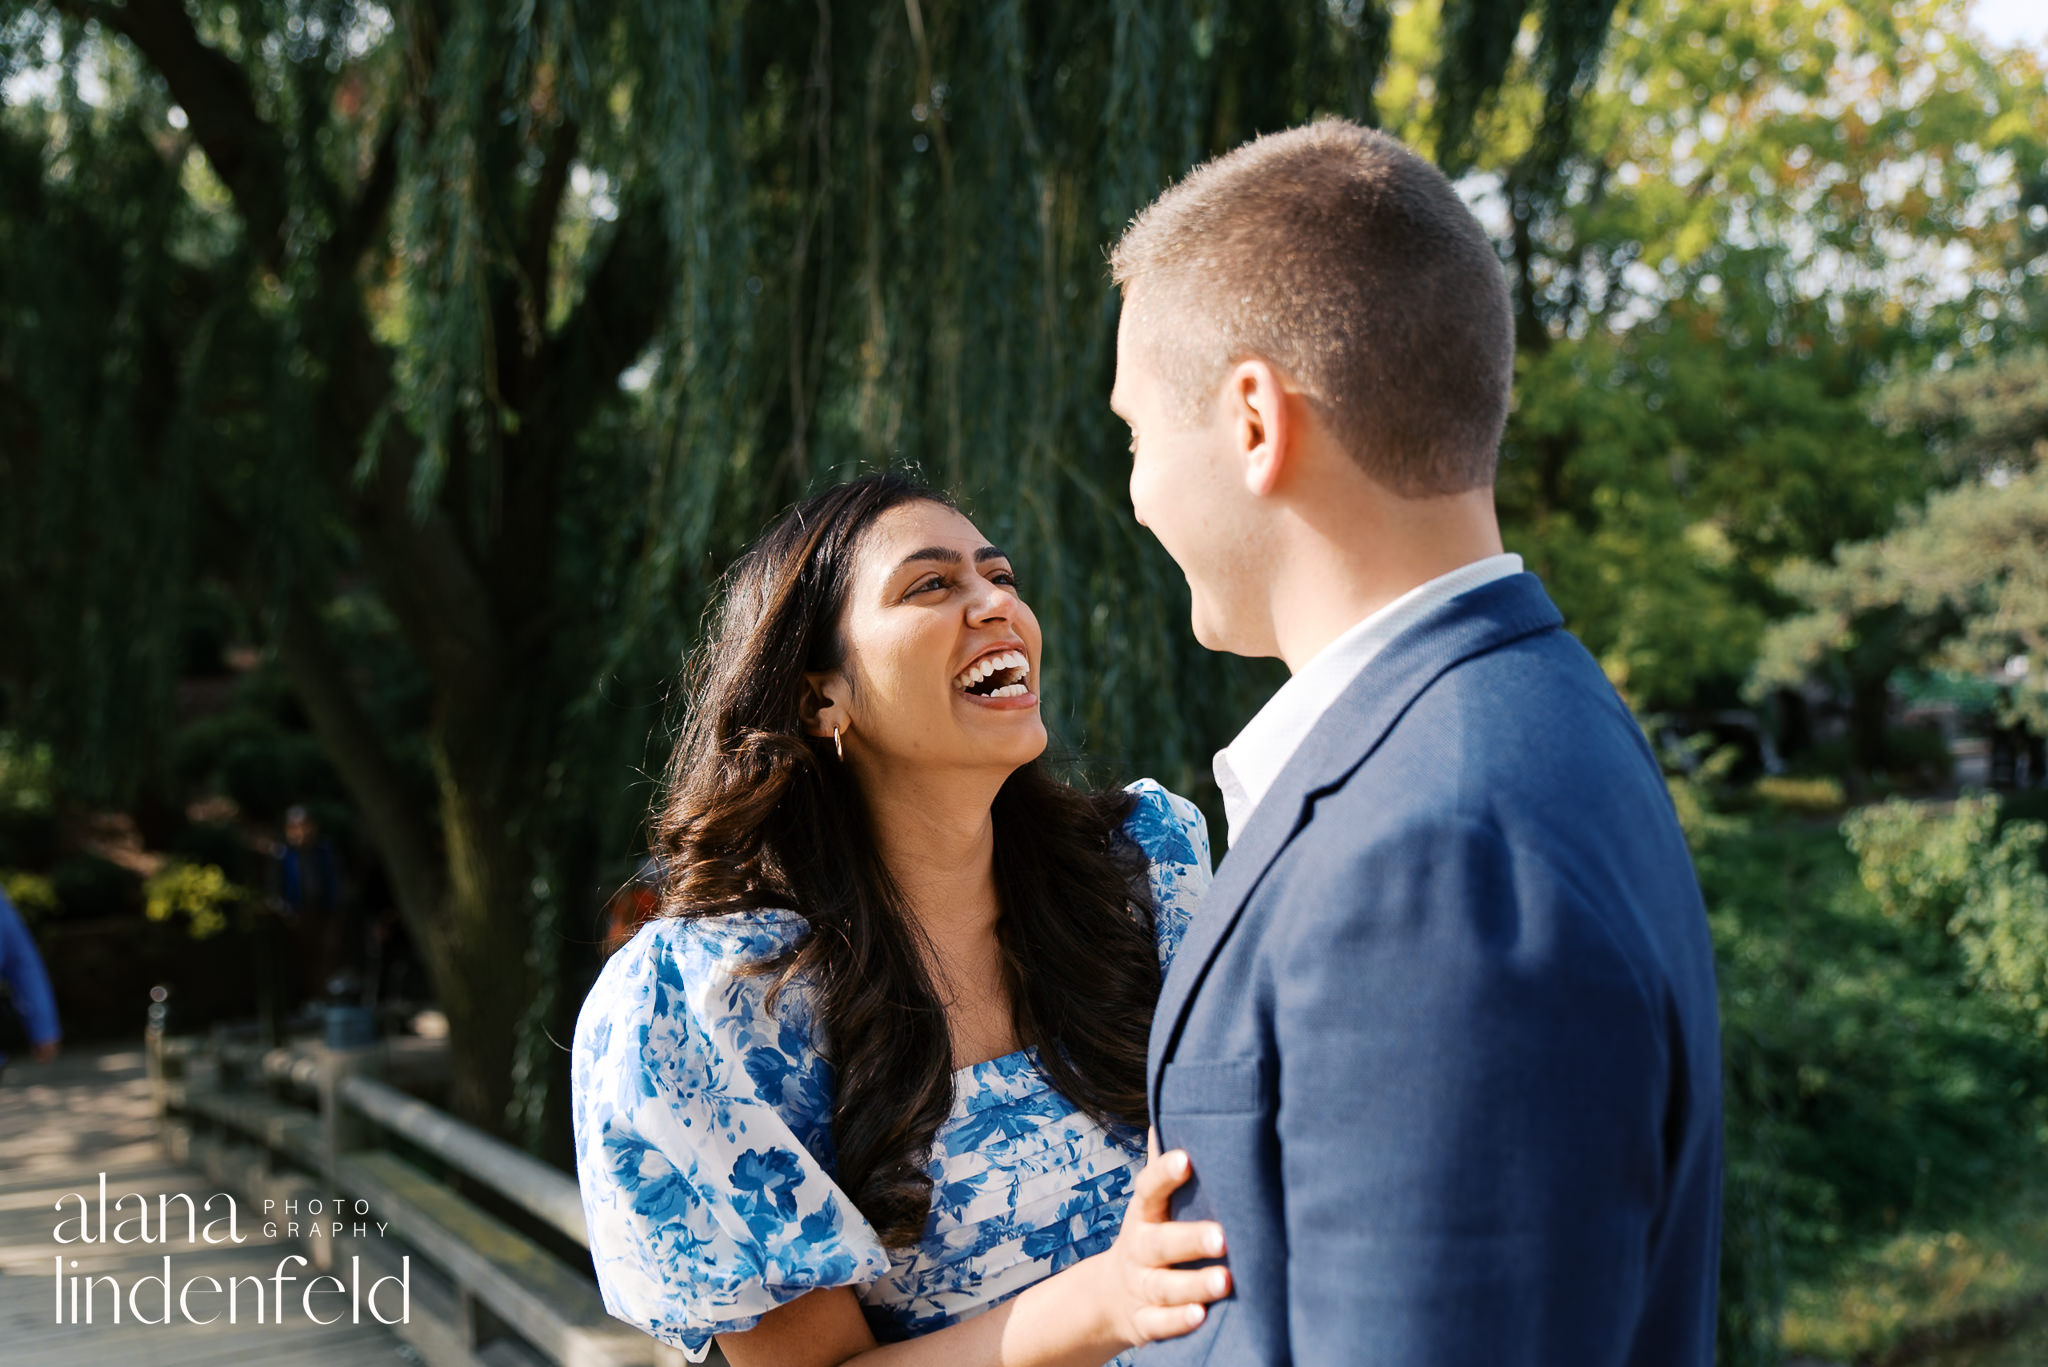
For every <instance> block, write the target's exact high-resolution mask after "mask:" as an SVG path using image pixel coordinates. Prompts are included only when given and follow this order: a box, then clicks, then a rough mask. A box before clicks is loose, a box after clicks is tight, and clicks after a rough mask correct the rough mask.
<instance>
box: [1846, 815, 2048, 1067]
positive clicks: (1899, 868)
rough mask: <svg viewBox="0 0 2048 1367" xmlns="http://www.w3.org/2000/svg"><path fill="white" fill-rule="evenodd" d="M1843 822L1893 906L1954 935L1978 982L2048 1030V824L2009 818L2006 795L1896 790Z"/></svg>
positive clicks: (1885, 903) (1891, 912)
mask: <svg viewBox="0 0 2048 1367" xmlns="http://www.w3.org/2000/svg"><path fill="white" fill-rule="evenodd" d="M1842 832H1843V835H1844V836H1845V837H1847V839H1848V841H1849V846H1850V848H1851V849H1853V850H1854V851H1855V852H1856V855H1857V859H1858V861H1859V864H1860V869H1861V875H1862V881H1863V885H1864V886H1865V887H1866V888H1868V889H1869V890H1870V891H1871V893H1872V894H1873V895H1875V896H1876V898H1877V900H1878V905H1879V906H1881V907H1882V908H1883V909H1884V912H1885V914H1886V915H1887V916H1890V917H1892V918H1893V919H1894V920H1897V921H1901V922H1905V923H1910V924H1918V925H1922V926H1931V927H1935V928H1937V929H1939V930H1940V931H1941V932H1942V933H1943V934H1945V935H1947V936H1948V937H1950V939H1952V940H1953V941H1954V943H1955V945H1956V948H1957V949H1958V950H1960V951H1961V954H1962V958H1963V962H1964V964H1965V966H1966V968H1967V971H1968V974H1969V977H1970V979H1971V980H1972V982H1974V983H1975V985H1976V986H1978V987H1980V988H1982V989H1984V990H1986V991H1988V992H1992V993H1995V994H1998V995H2000V996H2002V997H2004V998H2005V999H2006V1000H2007V1001H2009V1002H2010V1003H2012V1004H2013V1005H2014V1006H2016V1007H2018V1008H2019V1009H2020V1010H2021V1011H2022V1012H2023V1013H2025V1015H2026V1016H2027V1018H2028V1019H2029V1020H2030V1021H2031V1022H2032V1023H2033V1026H2034V1028H2035V1030H2036V1031H2038V1032H2039V1033H2041V1034H2042V1035H2044V1036H2048V874H2044V873H2043V872H2042V865H2041V851H2042V847H2043V845H2044V844H2048V825H2043V824H2042V823H2041V822H2038V821H2007V822H2004V823H2002V824H2001V822H2000V820H1999V810H1998V804H1997V802H1996V801H1995V800H1994V799H1992V798H1990V797H1987V796H1981V795H1980V796H1976V797H1965V798H1963V799H1961V800H1959V801H1957V802H1956V803H1955V804H1954V805H1953V806H1950V807H1943V806H1939V805H1935V804H1927V803H1911V802H1906V801H1903V800H1901V799H1898V798H1894V799H1892V800H1891V801H1889V802H1885V803H1882V804H1880V805H1878V806H1874V807H1868V808H1865V809H1864V810H1863V811H1861V812H1858V813H1857V814H1856V815H1854V816H1852V817H1850V818H1849V819H1848V820H1847V821H1845V822H1844V823H1843V824H1842Z"/></svg>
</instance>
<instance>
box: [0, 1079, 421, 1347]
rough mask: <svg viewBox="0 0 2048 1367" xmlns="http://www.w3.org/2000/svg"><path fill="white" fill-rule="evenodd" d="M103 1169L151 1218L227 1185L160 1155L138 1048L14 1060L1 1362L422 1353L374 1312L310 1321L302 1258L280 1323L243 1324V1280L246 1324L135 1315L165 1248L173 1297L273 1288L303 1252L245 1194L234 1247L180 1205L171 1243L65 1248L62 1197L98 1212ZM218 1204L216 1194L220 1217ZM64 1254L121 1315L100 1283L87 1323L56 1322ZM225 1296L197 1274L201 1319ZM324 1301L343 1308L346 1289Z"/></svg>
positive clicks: (6, 1124)
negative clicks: (360, 1319) (132, 1293)
mask: <svg viewBox="0 0 2048 1367" xmlns="http://www.w3.org/2000/svg"><path fill="white" fill-rule="evenodd" d="M102 1172H104V1173H106V1175H107V1199H108V1201H109V1202H110V1203H111V1202H113V1201H114V1200H115V1199H116V1198H118V1197H119V1196H120V1195H122V1194H123V1193H127V1192H134V1193H137V1194H139V1195H141V1196H143V1197H145V1198H146V1199H147V1202H148V1205H149V1209H150V1215H151V1220H152V1226H154V1221H155V1216H156V1213H157V1209H158V1207H157V1197H158V1195H159V1194H161V1193H174V1192H184V1193H187V1194H189V1195H190V1196H191V1197H192V1200H193V1202H194V1203H195V1204H202V1203H204V1202H205V1200H206V1198H207V1197H209V1196H211V1195H213V1194H214V1192H215V1191H216V1190H218V1188H217V1187H216V1186H215V1185H214V1184H213V1183H211V1182H210V1181H209V1180H208V1179H207V1178H206V1177H205V1176H203V1175H201V1174H198V1173H195V1172H192V1171H191V1170H189V1169H186V1168H183V1167H181V1166H179V1165H177V1164H175V1163H172V1162H170V1161H169V1160H168V1159H166V1158H165V1157H164V1154H163V1151H162V1149H161V1148H160V1147H159V1146H158V1144H157V1139H156V1123H155V1113H154V1111H153V1109H152V1107H151V1104H150V1094H149V1082H148V1079H147V1078H146V1076H145V1075H144V1071H143V1057H142V1053H141V1051H140V1050H139V1049H112V1050H110V1049H96V1050H95V1049H81V1050H74V1051H70V1052H68V1053H66V1054H65V1055H64V1056H62V1057H61V1058H60V1059H59V1060H58V1061H57V1062H56V1063H54V1064H50V1065H48V1066H46V1067H38V1066H36V1065H34V1064H32V1063H29V1062H27V1061H25V1060H20V1059H17V1060H15V1061H14V1062H13V1063H11V1064H10V1065H9V1066H8V1069H7V1074H6V1077H5V1079H4V1080H0V1359H4V1361H5V1363H6V1367H102V1365H103V1364H110V1363H120V1364H123V1367H128V1364H136V1365H137V1367H254V1365H255V1364H262V1367H398V1364H403V1363H408V1362H417V1361H418V1360H419V1359H418V1358H417V1357H416V1356H414V1355H413V1353H412V1350H411V1349H409V1348H407V1347H405V1346H404V1345H402V1344H401V1343H400V1341H399V1339H398V1338H397V1337H396V1336H395V1335H394V1334H392V1333H391V1331H390V1330H388V1329H385V1328H384V1327H382V1326H381V1325H377V1324H375V1323H372V1322H369V1317H368V1316H367V1315H366V1316H365V1317H364V1319H365V1323H364V1324H362V1325H361V1326H354V1325H351V1324H350V1323H349V1322H348V1318H347V1316H346V1314H344V1315H343V1317H342V1321H341V1322H340V1323H338V1324H333V1325H325V1326H323V1325H317V1324H314V1323H312V1322H310V1321H309V1320H307V1319H306V1318H305V1316H304V1314H303V1312H302V1310H301V1305H300V1295H299V1293H300V1292H302V1291H303V1289H304V1286H305V1281H304V1279H305V1278H307V1277H310V1276H314V1275H317V1272H316V1270H315V1269H313V1268H310V1267H305V1266H300V1265H298V1264H293V1265H292V1267H291V1270H292V1271H295V1272H296V1273H297V1274H298V1276H299V1277H300V1278H301V1280H300V1282H299V1284H298V1285H297V1286H296V1287H294V1286H292V1285H290V1284H289V1283H287V1284H286V1293H287V1296H286V1314H285V1315H284V1317H283V1320H282V1322H281V1323H280V1322H279V1321H278V1319H277V1317H276V1316H275V1314H274V1313H273V1314H272V1317H271V1320H270V1322H269V1323H266V1324H263V1325H261V1326H258V1325H253V1324H250V1323H248V1322H247V1315H248V1310H249V1302H248V1300H247V1295H248V1292H247V1291H246V1289H245V1290H244V1292H243V1299H242V1302H241V1307H240V1310H241V1316H242V1319H243V1322H242V1323H239V1324H236V1325H234V1326H232V1327H231V1326H229V1325H228V1324H227V1322H226V1316H225V1315H223V1316H222V1317H221V1319H220V1320H219V1321H218V1322H216V1323H214V1324H210V1325H204V1324H190V1323H186V1322H184V1320H183V1319H182V1318H180V1317H178V1315H177V1312H176V1310H175V1309H174V1310H173V1312H172V1313H173V1319H174V1322H173V1323H171V1324H169V1325H146V1324H136V1323H134V1320H133V1317H132V1316H131V1315H130V1313H129V1308H128V1306H127V1304H126V1303H125V1301H126V1299H127V1293H128V1291H129V1289H131V1288H133V1287H135V1284H136V1281H137V1279H138V1278H146V1277H154V1276H157V1275H159V1274H160V1273H161V1272H162V1270H163V1259H164V1256H165V1255H166V1254H169V1255H170V1258H171V1268H172V1289H173V1301H174V1302H175V1298H176V1289H177V1288H178V1287H179V1286H181V1285H183V1284H185V1283H186V1282H188V1281H190V1280H191V1279H193V1278H202V1279H203V1278H206V1277H211V1278H214V1279H215V1280H217V1281H218V1282H220V1283H221V1284H222V1285H223V1286H225V1285H226V1284H227V1282H228V1279H229V1278H230V1277H236V1276H239V1277H244V1278H246V1277H251V1276H257V1277H262V1278H264V1279H265V1288H266V1292H267V1291H268V1289H269V1288H270V1285H271V1283H270V1281H269V1278H270V1277H271V1276H272V1274H273V1273H274V1272H275V1271H276V1269H277V1266H278V1261H279V1259H281V1258H284V1257H285V1256H287V1255H289V1254H292V1253H303V1252H305V1249H304V1248H303V1247H302V1246H301V1245H300V1244H298V1243H296V1242H295V1241H292V1240H283V1239H267V1238H265V1237H264V1234H263V1218H262V1214H261V1212H260V1211H257V1210H251V1209H249V1208H248V1207H247V1206H246V1205H244V1206H243V1207H242V1208H241V1210H240V1213H239V1229H238V1232H239V1233H240V1234H241V1235H242V1236H243V1242H242V1243H240V1244H238V1245H233V1246H231V1247H225V1248H219V1247H208V1246H206V1245H205V1244H203V1243H202V1244H198V1245H192V1244H188V1243H186V1242H185V1239H184V1221H183V1206H182V1205H178V1206H176V1207H174V1208H173V1210H172V1215H173V1217H174V1219H173V1228H174V1229H175V1230H176V1234H175V1236H174V1237H173V1238H172V1239H171V1241H170V1242H169V1243H167V1244H166V1243H162V1242H158V1243H155V1244H149V1245H144V1244H140V1243H132V1244H128V1245H126V1246H122V1245H107V1244H98V1243H95V1244H91V1245H79V1244H72V1245H69V1246H60V1245H59V1244H57V1243H56V1241H55V1239H54V1232H55V1226H56V1224H57V1222H58V1221H59V1220H62V1219H66V1218H67V1217H66V1214H62V1213H59V1212H58V1211H57V1210H56V1209H55V1208H54V1207H55V1205H56V1203H57V1202H58V1200H59V1199H60V1198H63V1197H65V1196H66V1195H68V1194H69V1193H72V1192H82V1193H84V1194H85V1195H86V1201H87V1205H88V1208H89V1209H90V1211H91V1213H92V1216H93V1219H94V1220H95V1222H97V1219H98V1209H97V1207H98V1203H99V1175H100V1173H102ZM64 1208H65V1212H68V1213H69V1215H70V1216H72V1217H75V1215H76V1212H77V1209H78V1207H77V1203H76V1202H73V1201H69V1200H66V1201H65V1202H64ZM223 1209H224V1206H221V1205H218V1204H217V1205H216V1206H215V1208H214V1214H216V1215H218V1214H220V1213H221V1211H222V1210H223ZM134 1213H135V1203H134V1202H133V1201H129V1202H127V1203H125V1204H124V1206H123V1209H122V1213H121V1214H122V1216H124V1217H127V1218H129V1219H131V1220H132V1218H133V1216H134ZM117 1218H118V1217H117ZM204 1218H205V1217H204V1216H203V1215H202V1217H201V1219H202V1220H204ZM72 1224H73V1225H75V1218H74V1219H73V1220H72ZM131 1228H132V1226H131ZM66 1232H67V1233H69V1232H71V1230H70V1229H67V1231H66ZM60 1253H61V1254H62V1255H63V1257H64V1260H65V1262H66V1264H67V1266H66V1269H65V1271H66V1275H67V1276H68V1275H72V1269H71V1268H70V1267H69V1266H68V1264H69V1263H70V1261H71V1260H72V1259H73V1258H76V1259H77V1261H78V1267H77V1269H76V1275H78V1276H80V1277H84V1276H87V1275H93V1276H97V1275H101V1274H111V1275H112V1276H113V1277H114V1279H115V1281H116V1282H117V1283H118V1284H119V1285H120V1286H121V1288H122V1291H123V1300H124V1304H123V1306H122V1308H121V1322H120V1323H119V1324H118V1325H115V1324H112V1323H109V1322H108V1295H107V1289H106V1284H105V1283H104V1282H101V1283H99V1284H98V1297H97V1304H96V1307H95V1311H94V1314H93V1321H94V1322H93V1323H92V1324H89V1325H87V1324H77V1325H73V1324H70V1323H63V1324H58V1323H54V1322H53V1321H54V1320H55V1317H56V1294H55V1292H56V1286H55V1266H54V1260H55V1259H56V1258H57V1256H58V1255H59V1254H60ZM243 1285H244V1287H245V1288H246V1287H247V1283H246V1282H245V1283H244V1284H243ZM135 1299H136V1302H137V1304H138V1306H139V1308H140V1309H141V1310H142V1311H143V1312H144V1313H145V1314H147V1315H149V1316H151V1317H155V1316H157V1315H158V1314H159V1313H160V1312H161V1310H162V1306H163V1291H162V1290H161V1289H159V1288H158V1287H157V1285H156V1283H155V1282H153V1281H152V1282H147V1283H144V1284H143V1285H142V1287H141V1288H140V1294H139V1295H137V1296H136V1297H135ZM222 1299H223V1298H222V1297H220V1296H216V1295H209V1294H208V1292H207V1287H206V1284H205V1282H204V1281H203V1280H202V1281H201V1283H200V1285H199V1286H198V1287H196V1288H195V1289H194V1291H193V1295H192V1299H191V1301H190V1308H191V1311H192V1314H193V1315H194V1316H195V1317H204V1316H205V1315H206V1314H208V1313H209V1312H210V1311H211V1310H213V1309H217V1308H218V1306H219V1304H220V1302H221V1301H222ZM327 1299H328V1300H329V1301H330V1302H332V1303H333V1304H334V1305H336V1306H340V1307H342V1308H345V1307H346V1301H345V1300H344V1299H343V1298H340V1297H332V1296H330V1297H328V1298H327ZM314 1309H315V1310H316V1311H317V1312H319V1313H320V1314H322V1316H323V1317H324V1316H326V1315H330V1314H332V1313H333V1309H332V1308H329V1307H328V1306H326V1305H323V1303H322V1301H321V1300H320V1299H318V1298H316V1299H315V1301H314ZM66 1310H67V1316H66V1317H67V1319H68V1317H69V1316H68V1307H66ZM81 1317H82V1314H81Z"/></svg>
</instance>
